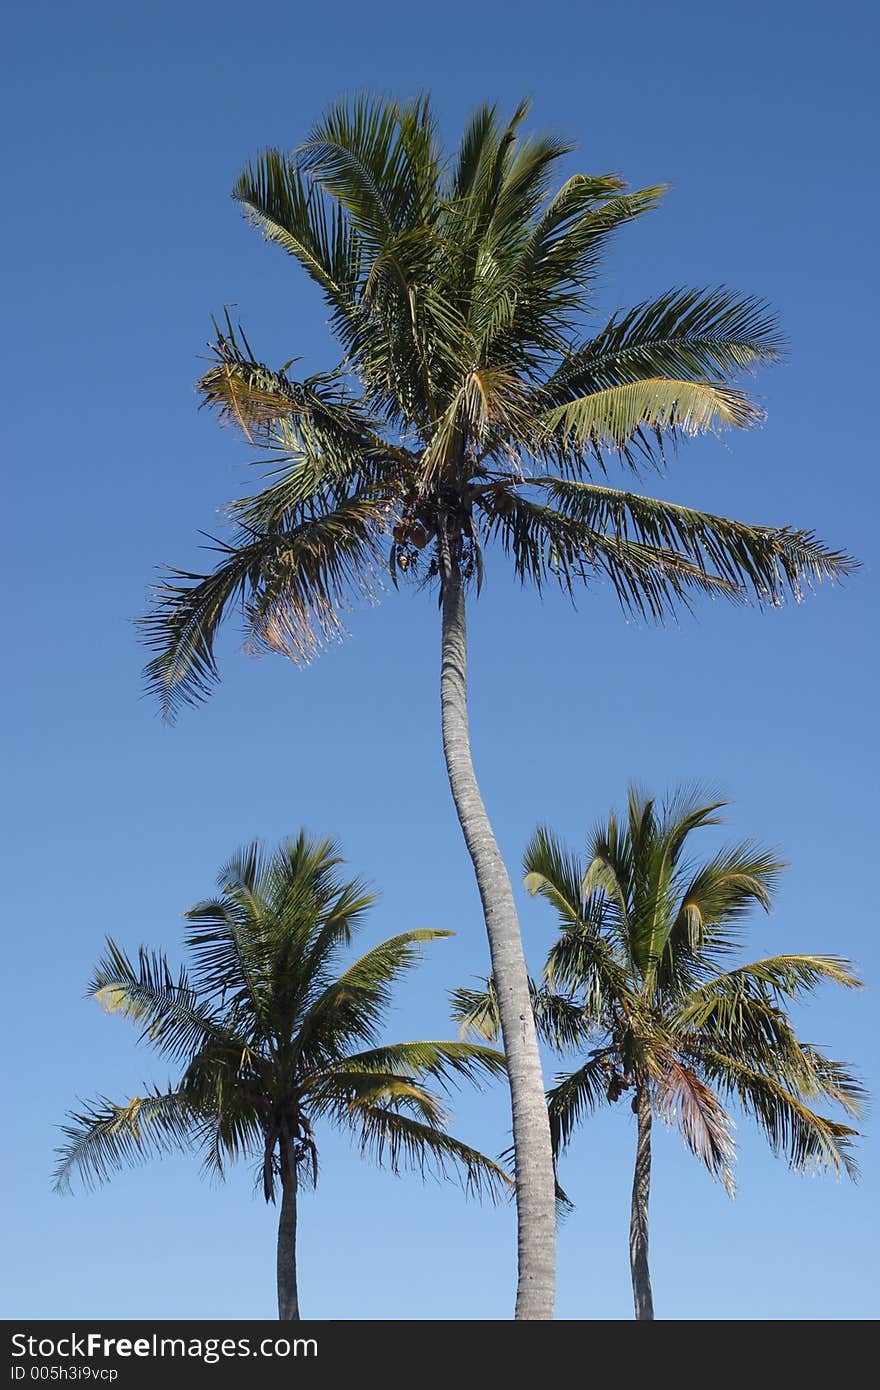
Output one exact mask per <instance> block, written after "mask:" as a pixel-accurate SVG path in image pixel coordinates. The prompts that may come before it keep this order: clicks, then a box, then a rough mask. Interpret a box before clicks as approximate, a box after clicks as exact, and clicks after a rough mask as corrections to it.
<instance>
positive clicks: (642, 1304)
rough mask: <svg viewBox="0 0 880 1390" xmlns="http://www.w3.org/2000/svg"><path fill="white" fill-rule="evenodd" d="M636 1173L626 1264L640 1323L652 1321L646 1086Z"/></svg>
mask: <svg viewBox="0 0 880 1390" xmlns="http://www.w3.org/2000/svg"><path fill="white" fill-rule="evenodd" d="M635 1106H636V1118H637V1121H638V1139H637V1141H636V1170H635V1175H634V1177H633V1190H632V1214H631V1216H630V1226H629V1262H630V1269H631V1270H632V1286H633V1303H634V1304H635V1310H636V1319H637V1321H639V1322H642V1321H648V1322H653V1320H654V1298H653V1295H652V1293H651V1271H650V1269H649V1267H648V1203H649V1200H650V1196H651V1096H650V1092H649V1090H648V1087H647V1085H644V1084H640V1085H639V1086H638V1088H637V1090H636V1099H635Z"/></svg>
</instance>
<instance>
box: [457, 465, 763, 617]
mask: <svg viewBox="0 0 880 1390" xmlns="http://www.w3.org/2000/svg"><path fill="white" fill-rule="evenodd" d="M479 507H480V510H481V511H482V513H483V516H484V528H485V533H486V537H487V539H488V540H497V541H498V542H499V543H500V545H501V548H502V550H503V552H504V554H505V555H506V556H508V557H509V558H510V559H511V560H512V561H513V567H514V572H515V574H516V576H517V578H518V579H519V580H520V582H522V583H526V582H529V583H532V584H534V585H535V587H536V588H537V589H538V590H539V591H540V590H542V589H543V588H544V586H545V584H546V583H547V582H548V581H549V580H553V581H554V582H555V583H557V584H558V585H559V586H560V588H562V589H563V591H564V592H565V593H567V594H568V595H569V596H572V595H573V593H574V590H575V587H576V586H579V585H581V584H589V582H590V581H591V579H593V578H594V577H600V578H604V579H605V580H607V581H608V582H609V583H610V584H611V587H612V588H613V590H614V593H615V595H616V597H617V599H618V602H619V603H620V605H621V607H622V608H624V609H625V610H626V611H627V612H632V613H635V614H637V615H639V616H640V617H647V618H652V619H654V620H655V621H660V620H662V619H663V618H665V617H667V616H670V615H672V614H674V613H675V612H676V611H677V610H678V609H679V608H681V607H685V608H687V607H688V606H689V603H690V596H691V594H693V593H703V594H710V595H711V594H721V595H722V596H724V597H726V598H731V599H734V600H737V599H739V598H740V591H739V590H738V589H737V588H736V586H735V585H733V584H731V583H730V581H729V580H727V579H725V578H724V577H723V576H720V575H717V574H714V573H712V572H711V571H710V570H708V569H707V568H706V567H705V566H704V565H702V564H700V563H696V562H694V561H693V560H691V559H690V558H689V557H688V556H686V555H684V554H682V553H681V552H679V551H676V550H671V549H664V548H661V547H659V546H654V545H650V544H646V543H644V542H641V541H638V540H636V539H630V538H628V537H625V536H619V535H617V534H615V533H614V532H613V531H601V530H599V529H597V528H596V527H593V526H591V525H590V524H589V523H588V522H584V521H580V520H578V519H577V518H575V517H572V516H570V515H568V514H567V513H566V512H564V511H560V510H558V509H557V508H555V507H549V506H546V505H545V504H544V503H542V502H538V501H535V500H533V499H531V498H529V497H526V496H523V495H521V494H519V493H514V492H508V493H505V494H499V493H494V492H488V491H487V492H485V493H484V494H483V495H482V496H481V497H480V498H479Z"/></svg>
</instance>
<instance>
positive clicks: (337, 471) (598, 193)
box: [144, 98, 849, 715]
mask: <svg viewBox="0 0 880 1390" xmlns="http://www.w3.org/2000/svg"><path fill="white" fill-rule="evenodd" d="M526 112H527V106H526V105H525V104H522V105H520V106H519V107H518V108H517V110H516V111H515V113H514V115H513V117H512V119H511V120H510V122H509V123H508V124H507V125H504V124H503V123H502V122H501V121H499V119H498V116H497V113H496V111H495V109H494V108H489V107H483V108H481V109H480V110H478V111H477V112H476V113H475V115H474V116H473V117H472V118H471V120H470V122H469V124H468V126H467V128H466V130H465V132H464V135H463V138H462V141H461V144H460V147H459V149H458V152H457V154H456V155H455V156H454V157H453V158H451V159H447V158H445V157H444V155H443V153H442V151H441V148H440V146H439V144H438V141H437V136H436V131H435V123H434V119H433V116H432V113H431V110H430V107H429V103H428V101H427V100H426V99H419V100H417V101H414V102H411V103H409V104H399V103H397V102H392V101H382V100H370V99H367V98H360V99H357V100H354V101H351V102H343V103H340V104H339V105H337V106H335V107H333V108H332V109H331V110H330V111H329V112H328V113H327V114H326V116H325V117H324V118H323V119H322V120H321V121H320V122H319V123H318V124H317V126H316V127H315V128H314V130H313V131H312V133H311V135H310V137H309V139H308V140H307V141H306V142H305V143H304V144H303V145H302V146H301V147H300V148H299V149H298V151H297V152H296V153H295V154H294V155H293V156H288V155H287V154H284V153H281V152H279V151H277V150H269V151H267V152H266V153H264V154H263V155H262V156H261V157H260V158H258V159H257V160H256V161H255V162H254V163H253V164H252V165H249V166H248V167H247V168H246V169H245V170H244V172H243V173H242V174H241V176H240V177H239V179H238V181H237V183H236V186H235V197H236V198H237V199H238V200H239V201H240V203H241V204H242V206H243V207H244V209H245V211H246V213H247V215H248V216H249V218H250V219H251V220H252V221H253V223H254V224H255V225H256V226H257V227H259V228H260V229H261V230H262V232H263V233H264V235H265V236H266V237H267V238H268V239H269V240H270V241H272V242H274V243H276V244H277V245H279V246H280V247H282V249H283V250H285V251H287V252H288V253H289V254H290V255H292V256H293V257H294V258H295V259H296V260H297V261H298V262H299V264H300V265H301V266H302V267H303V268H304V269H305V271H306V272H307V274H308V275H310V276H311V278H312V279H313V280H314V281H315V282H316V283H317V284H318V286H319V287H320V289H321V291H322V293H323V295H324V298H325V300H326V302H327V304H328V306H329V309H330V315H331V326H332V329H333V331H334V333H335V335H336V338H337V339H338V342H339V345H340V349H341V353H342V358H341V361H340V365H339V366H338V368H337V369H336V370H334V371H331V372H327V373H323V374H320V375H314V376H310V377H306V378H305V379H303V380H299V381H297V380H295V379H294V378H293V377H292V376H291V375H290V373H289V368H290V364H289V363H288V364H287V365H286V366H284V367H281V368H279V369H277V370H276V369H273V368H270V367H268V366H266V365H265V364H264V363H262V362H261V361H260V360H259V359H258V358H257V357H256V356H255V354H254V353H253V351H252V350H251V347H250V345H249V343H248V341H247V339H246V337H245V335H244V333H243V331H242V330H241V329H236V328H235V327H234V325H233V324H232V323H231V321H230V320H229V319H228V317H227V320H226V323H225V325H224V327H223V328H222V329H219V328H218V331H217V336H216V341H215V342H214V345H213V356H214V361H213V363H212V365H211V366H210V368H209V369H208V370H207V371H206V372H205V374H204V375H203V377H202V379H201V382H200V390H201V393H202V397H203V400H204V402H205V403H207V404H208V405H210V406H212V407H214V408H215V409H216V410H217V411H218V412H219V414H220V416H221V418H222V419H224V420H226V421H229V422H233V423H235V424H237V425H238V426H240V427H241V429H242V430H243V431H244V433H245V435H246V436H247V438H248V439H249V440H251V441H252V442H254V443H257V444H259V445H260V446H262V447H264V449H265V450H266V451H267V453H266V457H267V458H268V459H269V460H270V461H274V468H273V473H272V476H271V477H270V479H269V480H268V482H267V485H266V486H265V487H264V488H263V489H262V490H261V491H260V492H259V493H257V494H256V495H254V496H251V497H248V498H246V499H243V500H241V501H239V502H237V503H235V504H233V505H232V507H231V508H230V509H229V510H230V513H231V520H232V522H233V525H234V528H235V529H234V533H233V534H232V536H231V537H230V538H228V539H224V540H221V541H218V542H217V547H218V549H219V552H220V556H219V559H218V562H217V564H216V567H215V568H214V569H213V571H212V572H211V573H209V574H194V573H188V572H182V571H174V572H172V573H171V574H170V575H169V576H168V578H167V579H166V580H165V581H164V582H163V583H162V584H161V585H160V586H159V588H158V590H157V594H156V602H155V604H154V606H153V609H152V611H151V612H150V614H149V615H148V616H147V617H146V618H145V619H144V625H145V635H146V639H147V641H148V642H149V643H150V644H151V645H152V647H153V649H154V656H153V659H152V660H151V662H150V665H149V667H148V678H149V681H150V684H151V686H152V687H153V688H154V689H155V690H156V691H157V692H158V694H159V696H160V698H161V700H162V703H163V707H164V709H165V712H166V714H168V715H171V714H173V712H174V711H175V709H176V708H177V707H178V705H179V704H180V703H181V702H187V701H192V700H196V699H199V698H201V697H202V696H204V695H205V694H206V693H207V691H208V689H209V687H210V685H211V683H212V681H213V680H214V679H215V678H216V674H217V671H216V665H215V655H214V644H215V638H216V634H217V629H218V627H219V624H220V622H221V621H222V619H223V617H224V615H225V614H226V613H227V611H228V610H229V609H230V608H231V607H234V606H235V605H240V607H241V610H242V613H243V617H244V622H245V627H246V630H247V633H248V636H249V641H250V643H251V645H252V646H253V647H255V648H257V649H259V648H269V649H272V650H276V651H281V652H283V653H286V654H288V655H290V656H292V657H293V658H294V659H296V660H306V659H308V658H309V656H310V655H311V654H312V653H313V652H314V651H315V650H316V649H317V648H318V647H320V645H321V644H322V643H323V642H325V641H327V640H328V639H331V638H333V637H335V636H336V635H338V633H339V632H340V630H341V626H340V624H341V617H340V615H341V613H342V611H343V610H344V609H345V608H346V606H347V605H348V604H349V603H350V602H351V600H352V599H353V598H355V597H356V596H357V595H358V594H360V593H363V592H365V591H372V590H374V589H375V587H376V586H377V583H378V577H379V572H380V570H381V567H383V566H387V567H388V570H389V571H390V575H391V578H392V579H393V581H394V582H395V584H396V583H397V582H398V580H399V578H400V577H401V575H406V576H407V577H410V578H416V579H419V580H430V579H432V578H434V577H439V579H440V581H441V582H443V581H444V580H445V578H446V577H448V575H449V574H450V573H452V572H453V571H454V572H455V575H456V578H457V580H458V579H465V580H467V579H469V578H473V579H475V580H476V582H477V584H479V581H480V578H481V576H482V572H483V563H484V552H485V551H486V549H487V546H488V545H490V544H491V543H492V542H497V544H498V545H499V546H500V548H501V550H502V552H503V553H504V554H505V555H506V556H507V558H508V559H509V560H510V561H511V562H512V564H513V568H514V570H515V573H516V575H517V576H518V577H519V578H520V579H521V580H522V581H530V582H533V583H535V584H536V585H538V586H539V587H540V586H542V585H543V584H544V583H545V582H546V581H548V580H551V579H552V580H553V581H555V582H557V583H558V584H560V585H561V586H562V588H563V589H565V590H568V591H570V590H571V589H572V587H573V586H574V585H575V584H577V583H580V582H582V581H589V580H590V579H591V578H592V577H594V576H604V578H605V579H606V580H608V581H610V583H611V585H612V586H613V588H614V590H615V591H616V593H617V595H618V597H619V599H620V600H621V602H622V603H623V604H624V605H625V606H627V607H629V608H633V609H635V610H637V611H638V612H640V613H647V614H650V615H653V616H656V617H660V616H662V615H663V614H664V613H666V612H667V611H668V610H669V609H670V608H671V607H672V606H674V605H676V604H677V603H678V602H679V601H684V602H687V600H688V597H689V595H690V594H691V593H693V592H694V591H707V592H712V593H720V594H723V595H725V596H728V597H731V598H739V597H741V596H745V595H751V596H752V597H755V598H757V599H758V601H768V602H771V603H776V602H778V601H779V600H780V599H781V597H782V596H783V595H784V594H785V593H786V592H794V593H795V594H798V593H799V591H800V587H801V585H802V584H803V583H805V582H806V583H809V582H811V581H812V580H815V579H821V578H825V577H833V576H840V575H841V574H843V573H844V572H845V571H846V569H847V568H848V565H849V562H848V561H847V559H846V557H845V556H844V555H842V554H841V553H839V552H836V551H832V550H828V549H827V548H825V547H824V546H822V545H820V544H819V543H818V542H817V541H816V539H815V538H814V537H813V536H812V535H811V534H809V533H806V532H803V531H797V530H793V529H790V528H788V527H784V528H775V527H767V526H750V525H745V524H743V523H740V522H735V521H729V520H726V519H724V518H721V517H718V516H712V515H708V514H705V513H701V512H697V511H694V510H693V509H690V508H686V507H681V506H676V505H674V504H671V503H666V502H659V501H656V500H653V499H650V498H647V497H643V496H641V495H638V494H635V493H633V492H629V491H621V490H618V489H615V488H611V487H608V486H605V485H599V484H597V483H596V482H594V481H593V476H594V474H595V472H596V470H597V469H598V470H602V469H604V466H605V461H606V459H607V458H608V457H609V456H616V457H618V458H619V459H621V460H622V461H623V462H624V463H625V464H627V465H629V466H630V467H632V468H634V469H635V468H638V466H639V465H640V463H642V462H643V461H651V460H653V461H654V462H657V461H659V460H661V459H662V451H663V441H664V439H666V440H672V441H674V440H675V439H676V438H677V437H679V436H682V435H688V434H695V433H698V432H700V431H704V430H707V429H713V428H720V427H723V426H727V425H731V426H736V427H746V426H748V425H750V424H752V423H754V422H755V421H756V420H757V419H758V418H759V416H760V412H759V411H758V409H757V408H756V406H755V405H754V404H753V403H752V402H751V401H750V399H749V398H748V396H747V395H746V394H745V392H744V391H743V390H742V389H741V388H740V387H738V386H736V385H735V384H733V383H734V381H735V378H736V377H737V376H738V374H740V373H741V372H743V371H745V370H749V369H753V368H756V367H758V366H759V365H761V364H763V363H766V362H771V361H773V360H774V359H775V358H776V357H777V355H778V353H779V350H780V338H779V335H778V331H777V329H776V327H775V324H774V321H773V319H772V317H771V316H770V314H769V313H768V312H767V310H766V308H765V306H763V305H762V304H760V303H758V302H756V301H755V300H752V299H749V298H743V297H740V296H737V295H736V294H733V293H731V292H729V291H727V290H724V289H703V290H693V289H678V290H673V291H670V292H668V293H665V294H662V295H660V296H659V297H658V298H656V299H654V300H651V301H649V302H645V303H642V304H640V305H638V306H636V307H635V308H634V309H632V310H630V311H628V312H625V313H619V314H615V315H614V316H613V317H612V318H611V319H610V320H609V321H608V322H607V323H605V324H604V325H600V326H599V327H598V328H597V329H596V330H595V331H594V332H593V333H592V335H591V336H585V335H584V332H583V317H584V313H585V312H589V311H591V310H592V307H593V306H592V285H593V282H594V279H595V276H596V273H597V270H598V267H599V265H600V262H601V258H602V254H603V252H604V250H605V248H606V245H607V242H608V239H609V237H610V236H611V235H612V233H613V232H614V231H615V230H616V229H617V228H618V227H621V226H622V225H624V224H626V223H627V222H630V221H632V220H633V219H635V218H637V217H639V216H641V215H642V214H643V213H645V212H646V211H648V210H649V209H651V208H653V207H654V206H655V205H656V203H657V201H658V199H659V198H660V196H661V193H662V189H661V188H659V187H656V188H648V189H642V190H639V191H637V192H630V191H627V190H626V189H625V186H624V185H623V184H622V183H621V181H620V180H619V179H618V178H617V177H616V176H612V175H595V176H594V175H586V174H575V175H573V176H572V177H569V178H568V179H566V181H565V182H563V183H562V185H561V186H560V187H558V188H557V189H556V191H552V183H553V178H554V174H555V172H556V169H557V168H558V166H559V161H560V160H561V159H562V158H563V157H564V156H566V155H567V154H568V153H569V151H570V149H571V147H570V146H569V145H567V144H566V143H565V142H563V141H561V140H559V139H556V138H552V137H527V138H522V137H521V135H520V128H521V125H522V122H523V120H524V117H525V115H526Z"/></svg>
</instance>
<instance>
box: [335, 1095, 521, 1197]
mask: <svg viewBox="0 0 880 1390" xmlns="http://www.w3.org/2000/svg"><path fill="white" fill-rule="evenodd" d="M357 1119H358V1121H359V1124H360V1147H361V1152H362V1153H364V1154H366V1155H369V1157H370V1158H372V1159H373V1161H374V1162H375V1163H378V1164H380V1165H383V1164H387V1165H388V1167H389V1168H390V1169H391V1171H392V1172H395V1173H396V1172H400V1171H401V1170H402V1169H405V1168H412V1169H415V1171H416V1172H418V1173H420V1174H422V1175H423V1176H426V1175H427V1174H429V1173H431V1172H433V1173H435V1174H436V1175H437V1176H438V1177H449V1176H450V1175H452V1174H455V1173H459V1174H460V1175H461V1177H462V1179H463V1182H464V1185H465V1188H466V1190H467V1191H468V1192H470V1193H473V1194H474V1195H477V1196H481V1197H482V1196H488V1197H498V1196H501V1195H503V1194H506V1193H509V1192H510V1191H511V1190H512V1186H513V1184H512V1182H511V1179H510V1178H509V1176H508V1175H507V1173H505V1171H504V1169H503V1168H502V1167H501V1165H500V1164H498V1163H495V1162H494V1161H493V1160H492V1159H490V1158H486V1156H485V1155H484V1154H481V1153H478V1152H477V1150H476V1149H473V1148H471V1147H470V1145H469V1144H463V1143H462V1142H461V1141H460V1140H458V1139H455V1138H453V1137H452V1136H451V1135H449V1134H446V1133H445V1132H444V1131H443V1130H440V1129H436V1128H434V1127H433V1126H431V1125H426V1124H422V1123H420V1122H419V1121H418V1120H414V1119H412V1118H411V1117H410V1116H409V1115H400V1114H398V1113H397V1111H394V1110H388V1109H385V1108H384V1107H383V1106H381V1105H373V1106H370V1105H362V1106H359V1107H358V1112H357Z"/></svg>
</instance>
